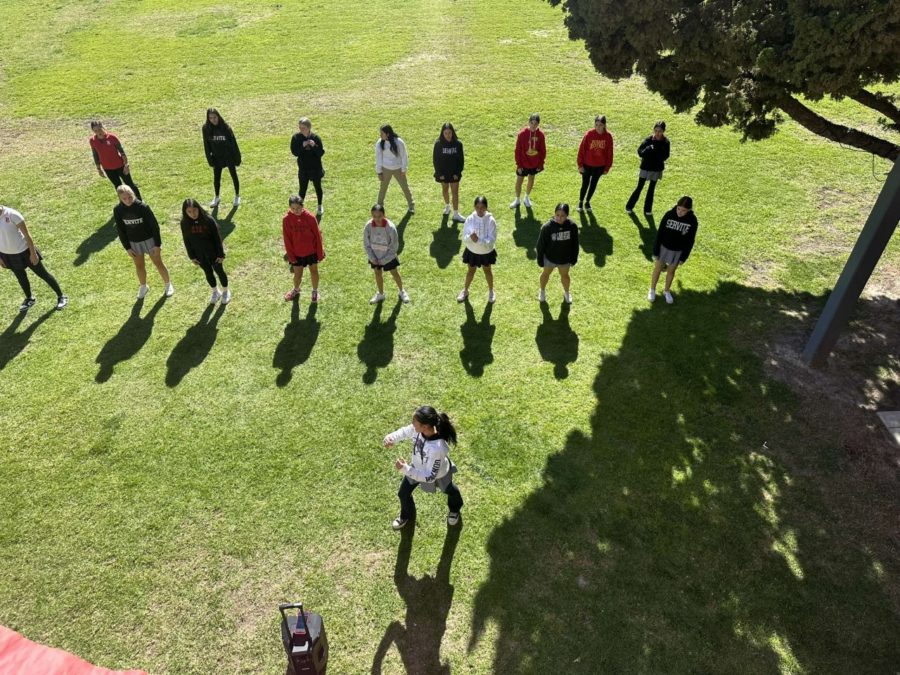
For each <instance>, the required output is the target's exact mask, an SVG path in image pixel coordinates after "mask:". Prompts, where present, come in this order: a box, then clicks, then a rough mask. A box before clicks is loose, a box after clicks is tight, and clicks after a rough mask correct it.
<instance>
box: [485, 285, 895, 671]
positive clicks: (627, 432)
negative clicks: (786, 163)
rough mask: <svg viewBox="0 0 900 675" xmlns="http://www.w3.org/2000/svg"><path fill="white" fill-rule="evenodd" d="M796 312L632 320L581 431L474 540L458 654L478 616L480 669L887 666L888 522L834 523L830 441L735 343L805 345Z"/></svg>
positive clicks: (797, 306)
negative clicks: (539, 479)
mask: <svg viewBox="0 0 900 675" xmlns="http://www.w3.org/2000/svg"><path fill="white" fill-rule="evenodd" d="M809 300H810V298H809V297H798V296H795V295H792V294H788V293H784V292H769V291H765V290H762V289H753V288H747V287H742V286H740V285H737V284H731V283H729V284H722V285H720V286H719V287H718V288H717V289H716V290H714V291H712V292H706V293H704V292H693V291H686V292H682V294H681V295H680V296H679V304H678V305H677V306H676V307H675V308H668V307H666V306H651V307H649V308H647V309H641V310H637V311H635V313H634V314H633V316H632V319H631V322H630V324H629V326H628V329H627V333H626V335H625V338H624V340H623V343H622V346H621V349H620V351H619V352H618V353H617V354H615V355H609V356H606V357H604V358H603V361H602V362H601V364H600V368H599V372H598V374H597V378H596V380H595V382H594V391H595V393H596V398H597V405H596V408H595V410H594V413H593V415H592V417H591V424H590V429H589V430H587V432H586V433H585V432H583V431H581V430H580V429H573V430H571V432H570V433H569V436H568V439H567V440H566V443H565V446H564V447H563V448H562V449H561V451H560V452H558V453H553V454H550V457H549V459H548V460H547V464H546V467H545V470H544V482H543V485H542V486H541V487H540V488H539V489H538V490H537V491H536V492H534V493H533V494H532V495H531V496H529V497H528V498H527V499H526V500H525V501H524V502H523V503H522V505H521V507H520V508H519V510H518V511H517V512H516V513H514V514H513V515H512V517H510V518H509V519H508V520H506V521H504V522H503V523H502V524H500V525H499V526H498V527H497V528H496V529H495V530H494V532H493V533H492V534H491V536H490V538H489V541H488V544H487V550H488V553H489V555H490V559H491V563H490V573H489V578H488V580H487V581H486V582H485V583H484V585H483V586H482V587H481V588H480V589H479V591H478V593H477V596H476V599H475V603H474V611H473V632H472V636H471V641H470V645H469V648H470V650H471V649H473V648H474V646H475V645H476V644H477V643H478V641H479V638H480V636H481V635H482V633H483V631H484V630H485V628H486V625H487V623H488V622H489V621H490V622H493V623H494V625H495V626H496V634H497V640H496V652H495V656H494V664H493V672H498V673H522V672H528V673H550V672H566V673H598V672H742V673H743V672H754V673H755V672H777V671H779V670H781V672H836V673H837V672H863V671H867V672H893V670H895V669H896V666H897V664H898V663H900V640H897V636H898V635H900V611H898V608H897V606H896V603H893V604H892V600H891V598H890V595H889V593H888V591H887V587H888V586H889V585H890V583H895V582H891V581H890V578H891V577H890V576H888V575H886V574H885V573H884V571H882V572H879V571H878V570H879V569H881V564H882V563H879V562H878V560H877V559H875V560H873V557H872V555H871V552H872V551H873V550H889V549H890V548H891V545H890V540H891V539H892V538H893V540H894V541H896V539H895V537H892V536H891V535H890V534H889V533H890V531H892V530H893V532H894V533H896V530H895V529H894V528H893V524H890V523H887V522H885V523H880V528H881V530H880V533H879V534H878V535H875V534H873V532H875V530H874V529H868V528H865V527H863V528H859V527H856V526H853V527H848V524H847V523H844V522H842V519H841V518H836V517H833V516H834V514H833V513H831V512H829V510H828V508H830V507H831V506H832V505H833V502H832V501H826V493H825V491H823V489H822V486H821V484H820V481H819V480H816V478H817V477H819V478H820V479H821V476H822V475H823V474H822V472H823V471H827V470H828V469H827V467H826V468H823V462H822V459H821V458H822V455H823V454H827V453H828V452H831V451H832V450H831V448H830V445H829V444H830V443H831V442H832V438H833V434H832V432H831V430H830V429H828V428H825V429H823V428H820V427H819V426H817V425H816V424H812V423H808V422H807V421H805V420H804V419H802V417H801V416H800V415H798V413H797V406H798V402H797V397H796V395H795V394H794V393H793V392H792V391H791V390H790V389H788V388H787V386H786V385H784V384H781V383H780V382H778V381H774V380H772V379H770V378H768V377H767V376H766V374H765V372H764V370H763V363H762V362H761V360H760V358H759V357H758V356H757V355H756V354H755V353H754V352H753V351H750V345H751V344H752V345H753V349H756V350H762V351H761V353H770V349H769V348H767V347H766V346H765V345H766V342H764V340H766V338H765V333H766V331H769V330H772V327H773V326H775V325H777V326H778V330H779V331H784V330H786V331H788V332H790V331H795V332H804V333H805V332H806V331H807V330H808V329H809V324H808V323H807V322H806V320H805V318H804V317H806V316H808V314H807V313H808V311H809V307H808V306H807V303H808V301H809ZM819 300H820V299H816V301H817V302H818V301H819ZM673 309H674V310H675V311H672V310H673ZM741 341H744V342H741ZM744 344H746V345H747V346H742V345H744ZM880 365H881V364H880V363H873V364H871V366H870V374H871V375H872V376H874V377H877V373H878V372H879V371H878V369H879V367H880ZM826 464H827V462H826ZM834 471H835V473H837V474H838V475H835V476H834V478H833V480H834V482H835V483H839V482H840V481H842V480H845V478H844V477H843V476H842V475H840V473H839V472H837V470H834ZM893 480H895V478H894V479H893ZM860 501H862V502H864V503H868V499H867V498H866V497H862V498H861V500H860ZM890 503H891V504H892V506H891V507H890V509H891V510H890V513H891V514H893V516H892V517H894V518H895V517H896V514H897V505H896V502H890ZM895 523H896V520H894V524H895ZM885 533H887V534H885ZM882 560H883V561H884V563H883V565H884V567H890V568H891V569H893V568H894V567H895V566H896V565H895V563H894V562H892V561H890V558H889V556H886V557H885V558H882ZM879 575H881V576H880V577H879ZM561 668H562V670H560V669H561Z"/></svg>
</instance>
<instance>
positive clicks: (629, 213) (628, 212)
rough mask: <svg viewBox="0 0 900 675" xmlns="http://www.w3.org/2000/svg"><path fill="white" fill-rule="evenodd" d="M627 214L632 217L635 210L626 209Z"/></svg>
mask: <svg viewBox="0 0 900 675" xmlns="http://www.w3.org/2000/svg"><path fill="white" fill-rule="evenodd" d="M625 213H627V214H628V215H629V216H630V215H631V214H632V213H634V209H629V208H628V207H626V208H625Z"/></svg>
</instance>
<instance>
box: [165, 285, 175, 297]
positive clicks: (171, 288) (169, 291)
mask: <svg viewBox="0 0 900 675" xmlns="http://www.w3.org/2000/svg"><path fill="white" fill-rule="evenodd" d="M173 295H175V287H174V286H173V285H172V282H171V281H170V282H169V283H167V284H166V297H167V298H171V297H172V296H173Z"/></svg>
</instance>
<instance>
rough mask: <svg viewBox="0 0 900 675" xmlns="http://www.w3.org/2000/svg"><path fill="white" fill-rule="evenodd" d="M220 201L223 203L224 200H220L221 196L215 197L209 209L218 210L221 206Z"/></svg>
mask: <svg viewBox="0 0 900 675" xmlns="http://www.w3.org/2000/svg"><path fill="white" fill-rule="evenodd" d="M220 201H222V200H221V199H220V198H219V195H216V196H215V197H213V200H212V201H211V202H210V203H209V208H211V209H214V208H216V207H217V206H218V205H219V202H220Z"/></svg>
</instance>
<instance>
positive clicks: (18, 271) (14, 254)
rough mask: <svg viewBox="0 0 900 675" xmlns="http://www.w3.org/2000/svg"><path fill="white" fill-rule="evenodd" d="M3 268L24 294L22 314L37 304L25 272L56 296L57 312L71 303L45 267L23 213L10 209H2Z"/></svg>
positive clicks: (0, 241) (0, 258) (0, 266)
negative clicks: (40, 281)
mask: <svg viewBox="0 0 900 675" xmlns="http://www.w3.org/2000/svg"><path fill="white" fill-rule="evenodd" d="M0 269H8V270H10V271H11V272H12V273H13V274H14V275H15V277H16V281H18V282H19V286H21V288H22V292H23V293H25V300H24V301H23V302H22V304H21V305H20V306H19V311H20V312H27V311H28V310H29V309H30V308H31V307H32V306H33V305H34V303H35V302H36V300H35V298H34V295H33V294H32V292H31V282H30V281H29V280H28V274H27V272H26V270H31V271H32V272H34V274H35V275H36V276H37V277H38V278H40V279H43V280H44V281H45V282H46V283H47V285H48V286H49V287H50V288H51V289H52V290H53V292H54V293H56V309H62V308H63V307H65V306H66V305H67V304H68V302H69V298H67V297H66V296H65V295H64V294H63V292H62V289H61V288H60V287H59V284H58V283H57V281H56V279H55V278H54V277H53V275H52V274H50V272H48V271H47V268H46V267H44V263H43V262H42V257H41V252H40V251H38V250H37V247H36V246H35V245H34V241H33V240H32V239H31V234H30V233H29V232H28V227H27V226H26V225H25V219H24V218H23V217H22V214H21V213H19V212H18V211H16V210H15V209H11V208H9V207H8V206H0Z"/></svg>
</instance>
